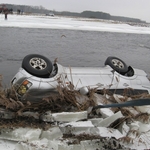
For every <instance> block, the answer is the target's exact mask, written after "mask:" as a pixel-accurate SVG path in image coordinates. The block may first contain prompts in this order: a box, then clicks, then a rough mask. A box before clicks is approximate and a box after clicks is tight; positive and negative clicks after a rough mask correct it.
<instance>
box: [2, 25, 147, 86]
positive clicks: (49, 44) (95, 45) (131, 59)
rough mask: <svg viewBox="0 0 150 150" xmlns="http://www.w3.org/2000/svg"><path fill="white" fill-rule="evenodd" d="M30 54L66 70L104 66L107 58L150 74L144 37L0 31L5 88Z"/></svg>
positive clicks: (54, 31) (61, 31)
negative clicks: (25, 57) (117, 59)
mask: <svg viewBox="0 0 150 150" xmlns="http://www.w3.org/2000/svg"><path fill="white" fill-rule="evenodd" d="M30 53H38V54H42V55H45V56H47V57H48V58H49V59H51V60H52V61H53V60H54V59H55V58H58V61H59V63H61V64H63V65H65V66H103V65H104V62H105V60H106V58H107V57H108V56H117V57H119V58H121V59H123V60H124V61H125V62H126V63H127V64H128V65H131V66H133V67H136V68H140V69H143V70H145V71H146V72H147V73H148V74H150V65H149V58H150V38H149V35H146V34H145V35H144V34H129V33H110V32H96V31H77V30H76V31H73V30H60V29H59V30H52V29H28V28H5V27H1V28H0V74H2V75H3V83H4V85H6V86H7V85H9V82H10V79H11V78H12V77H13V76H14V74H15V73H16V72H17V70H18V68H19V67H20V66H21V62H22V59H23V57H24V56H25V55H27V54H30Z"/></svg>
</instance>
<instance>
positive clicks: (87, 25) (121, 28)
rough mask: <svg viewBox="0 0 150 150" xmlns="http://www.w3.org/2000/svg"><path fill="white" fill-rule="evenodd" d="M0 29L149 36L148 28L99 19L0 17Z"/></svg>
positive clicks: (149, 30)
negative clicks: (63, 30)
mask: <svg viewBox="0 0 150 150" xmlns="http://www.w3.org/2000/svg"><path fill="white" fill-rule="evenodd" d="M0 26H1V27H21V28H51V29H71V30H91V31H109V32H125V33H138V34H150V27H148V25H147V27H145V26H144V25H142V26H141V25H138V24H136V25H135V24H134V25H133V24H132V25H129V24H127V23H121V22H114V21H106V20H100V19H85V18H69V17H57V16H56V17H51V16H31V15H8V19H7V20H5V19H4V15H3V14H1V15H0Z"/></svg>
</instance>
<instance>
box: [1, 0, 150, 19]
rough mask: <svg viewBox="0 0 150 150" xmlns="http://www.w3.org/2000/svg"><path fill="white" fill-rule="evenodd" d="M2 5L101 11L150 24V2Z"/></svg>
mask: <svg viewBox="0 0 150 150" xmlns="http://www.w3.org/2000/svg"><path fill="white" fill-rule="evenodd" d="M0 3H7V4H18V5H31V6H43V7H45V8H46V9H50V10H55V11H71V12H82V11H85V10H91V11H101V12H106V13H109V14H110V15H114V16H125V17H132V18H138V19H141V20H143V21H147V22H150V0H0Z"/></svg>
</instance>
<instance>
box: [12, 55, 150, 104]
mask: <svg viewBox="0 0 150 150" xmlns="http://www.w3.org/2000/svg"><path fill="white" fill-rule="evenodd" d="M38 58H40V61H39V59H38ZM41 59H42V61H41ZM43 60H45V62H44V61H43ZM47 60H48V59H47ZM32 61H33V63H31V62H32ZM113 61H114V62H113ZM39 62H40V63H41V64H42V65H41V66H42V67H41V66H40V67H39V66H38V65H39ZM110 62H111V63H110ZM112 62H113V63H112ZM47 64H51V65H50V68H51V70H50V71H49V75H48V76H45V74H40V73H41V72H40V71H41V69H40V68H43V67H44V69H43V70H45V68H46V67H47ZM118 65H120V67H119V66H118ZM125 65H126V64H125V63H124V62H123V61H122V60H120V59H119V58H117V57H108V58H107V60H106V62H105V66H103V67H65V66H62V65H61V64H59V63H57V62H55V63H54V64H52V63H51V62H48V61H47V62H46V57H44V56H41V55H38V54H30V55H27V56H26V57H25V58H24V60H23V62H22V67H20V69H19V71H18V72H17V74H16V75H15V76H14V77H13V79H12V81H11V84H12V87H14V89H15V91H16V92H17V95H18V96H19V99H20V100H21V101H22V102H25V101H27V100H29V101H31V102H38V101H39V100H41V99H42V98H43V97H44V96H45V97H46V96H48V95H49V94H51V93H57V87H58V86H62V87H66V88H68V89H70V90H79V91H80V92H81V93H83V94H87V93H88V90H89V89H97V91H102V90H104V89H107V90H110V91H113V92H115V93H117V92H118V93H121V92H122V93H123V91H124V90H125V89H128V90H130V92H132V94H140V93H150V82H149V79H148V78H147V74H146V73H145V72H144V71H143V70H140V69H135V68H132V67H131V66H126V68H125ZM37 66H38V67H37ZM122 66H123V71H121V70H120V69H118V68H122ZM29 67H31V68H30V69H31V70H30V69H29ZM38 69H40V70H38ZM124 69H125V70H124ZM34 70H38V71H39V72H35V71H34ZM47 72H48V71H47ZM120 72H121V73H120ZM70 85H72V89H71V88H70Z"/></svg>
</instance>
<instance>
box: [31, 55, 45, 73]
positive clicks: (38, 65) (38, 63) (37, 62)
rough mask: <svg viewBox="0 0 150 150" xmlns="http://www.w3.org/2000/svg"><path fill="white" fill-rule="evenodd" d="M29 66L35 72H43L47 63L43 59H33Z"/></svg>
mask: <svg viewBox="0 0 150 150" xmlns="http://www.w3.org/2000/svg"><path fill="white" fill-rule="evenodd" d="M29 64H30V65H31V67H32V68H34V69H37V70H44V69H45V68H46V67H47V63H46V61H45V60H44V59H42V58H38V57H34V58H32V59H31V60H30V62H29Z"/></svg>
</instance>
